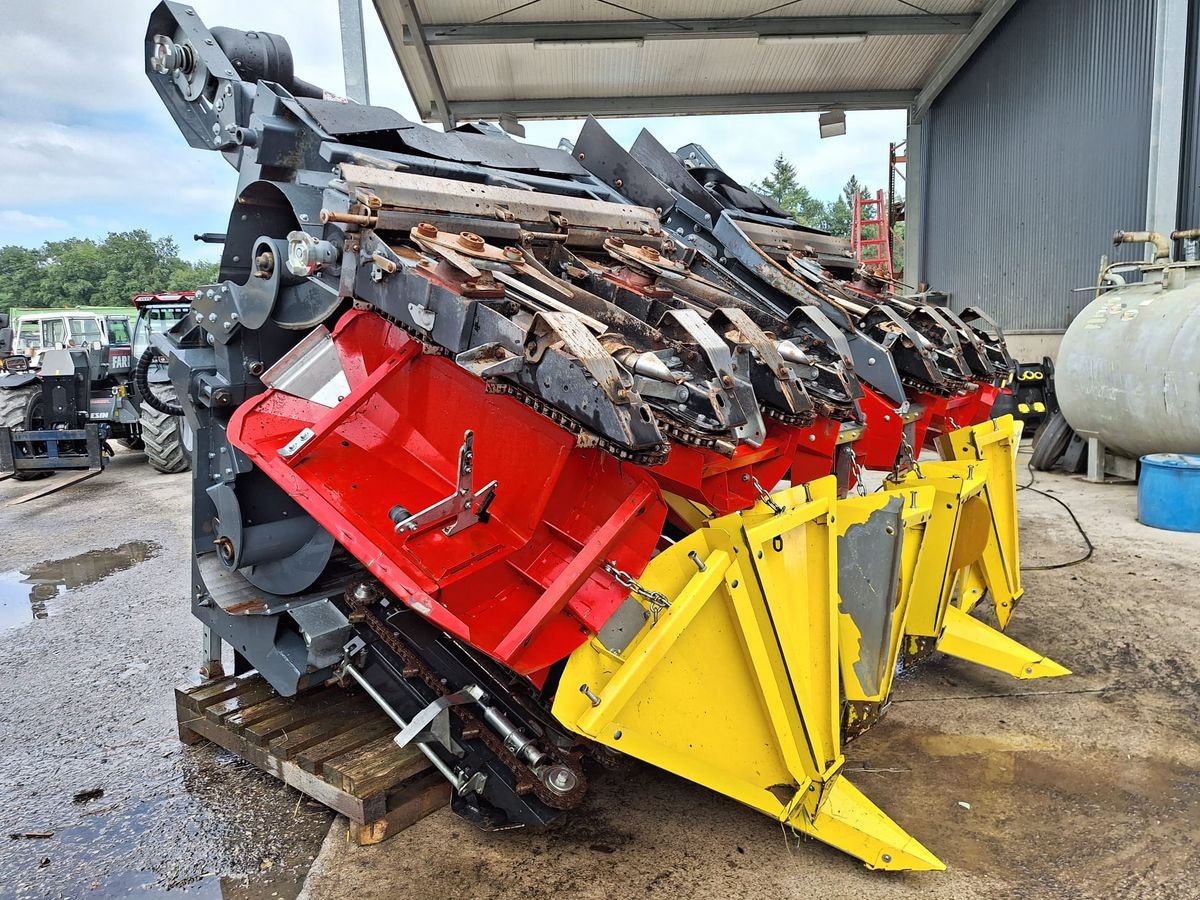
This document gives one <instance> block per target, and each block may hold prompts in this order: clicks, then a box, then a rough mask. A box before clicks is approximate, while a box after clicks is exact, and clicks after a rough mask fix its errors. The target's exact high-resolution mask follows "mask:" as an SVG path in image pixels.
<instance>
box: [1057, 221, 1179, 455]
mask: <svg viewBox="0 0 1200 900" xmlns="http://www.w3.org/2000/svg"><path fill="white" fill-rule="evenodd" d="M1192 234H1193V232H1177V233H1176V234H1175V235H1172V237H1173V238H1174V237H1180V238H1183V237H1188V236H1192ZM1118 240H1119V241H1121V242H1126V243H1133V242H1140V241H1147V242H1150V243H1154V244H1155V246H1156V247H1158V251H1157V255H1158V256H1159V258H1158V259H1156V261H1155V262H1153V263H1142V264H1134V265H1136V267H1137V268H1138V269H1140V270H1141V274H1142V277H1143V279H1144V280H1143V281H1140V282H1136V283H1132V284H1126V285H1118V286H1117V287H1114V288H1112V289H1110V290H1107V291H1105V292H1104V293H1101V294H1099V295H1098V296H1097V298H1096V299H1095V300H1094V301H1093V302H1092V303H1090V304H1088V306H1087V307H1085V308H1084V310H1083V311H1082V312H1081V313H1080V314H1079V315H1078V316H1077V317H1076V318H1075V320H1074V321H1073V322H1072V323H1071V327H1070V328H1068V329H1067V333H1066V334H1065V335H1064V336H1063V341H1062V347H1061V349H1060V350H1059V355H1058V361H1057V364H1056V365H1055V372H1054V379H1055V390H1056V392H1057V394H1058V402H1059V405H1060V407H1061V408H1062V412H1063V415H1064V416H1065V417H1066V419H1067V422H1068V423H1069V424H1070V425H1071V427H1072V428H1074V429H1075V430H1076V431H1077V432H1081V433H1083V434H1084V435H1086V436H1092V435H1095V436H1096V437H1098V438H1099V439H1100V441H1101V442H1102V443H1104V444H1105V445H1106V446H1107V447H1108V448H1109V449H1110V450H1112V451H1114V452H1116V453H1119V454H1121V455H1123V456H1128V457H1132V458H1135V459H1136V458H1137V457H1140V456H1143V455H1145V454H1148V453H1200V263H1196V262H1178V263H1172V262H1170V259H1169V257H1167V253H1168V252H1169V244H1167V243H1166V241H1165V239H1163V238H1162V237H1160V236H1159V235H1148V234H1145V233H1138V234H1126V235H1122V234H1120V233H1119V234H1118ZM1130 265H1131V264H1129V263H1124V264H1119V265H1114V266H1110V267H1109V268H1108V269H1107V270H1106V272H1107V273H1109V274H1108V275H1107V276H1105V275H1102V277H1109V278H1111V277H1112V275H1114V274H1117V273H1119V271H1120V270H1121V269H1122V268H1126V269H1127V268H1129V267H1130Z"/></svg>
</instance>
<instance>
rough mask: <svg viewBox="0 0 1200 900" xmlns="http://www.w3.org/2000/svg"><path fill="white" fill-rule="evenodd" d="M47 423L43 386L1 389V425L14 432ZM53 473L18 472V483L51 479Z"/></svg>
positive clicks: (28, 385) (31, 385)
mask: <svg viewBox="0 0 1200 900" xmlns="http://www.w3.org/2000/svg"><path fill="white" fill-rule="evenodd" d="M44 423H45V416H44V414H43V412H42V386H41V385H40V384H27V385H25V387H20V388H11V389H0V425H5V426H7V427H9V428H11V429H12V430H13V431H22V430H28V429H31V428H40V427H41V426H42V425H43V424H44ZM53 474H54V473H53V472H17V473H16V474H15V475H14V476H13V478H15V479H16V480H17V481H37V480H38V479H40V478H49V477H50V476H51V475H53Z"/></svg>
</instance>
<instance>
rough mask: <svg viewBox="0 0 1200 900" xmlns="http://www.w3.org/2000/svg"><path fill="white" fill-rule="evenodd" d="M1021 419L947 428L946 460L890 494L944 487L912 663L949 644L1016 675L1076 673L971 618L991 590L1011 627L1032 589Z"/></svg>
mask: <svg viewBox="0 0 1200 900" xmlns="http://www.w3.org/2000/svg"><path fill="white" fill-rule="evenodd" d="M1018 437H1019V430H1018V429H1017V428H1016V427H1015V426H1014V424H1013V420H1012V417H1011V416H1003V417H1001V418H1000V419H996V420H992V421H989V422H985V423H984V424H982V425H973V426H971V427H969V428H961V429H958V430H957V431H954V432H951V433H950V434H947V435H944V436H943V438H942V439H941V442H940V444H939V450H940V451H941V453H942V455H943V456H946V457H949V459H947V460H945V461H942V462H928V463H922V464H921V465H920V467H919V468H917V467H914V468H913V469H912V470H910V471H908V472H907V473H905V474H904V475H903V476H901V478H900V479H899V480H898V481H891V480H889V481H885V482H884V487H885V489H886V490H887V491H888V492H904V491H912V490H914V489H916V488H918V487H920V486H927V487H932V488H933V489H934V491H935V496H934V502H933V511H932V515H931V517H930V519H929V521H928V522H927V523H926V525H925V528H924V533H923V536H922V540H921V548H920V550H919V553H918V561H917V565H916V568H915V570H914V579H913V583H912V586H911V588H910V594H911V596H910V598H909V602H908V611H907V616H906V622H905V637H904V654H905V661H906V664H911V663H912V662H915V661H918V660H920V659H922V658H924V657H926V656H928V655H929V654H930V653H932V652H933V651H934V650H941V651H942V652H944V653H948V654H950V655H951V656H957V657H959V658H960V659H965V660H968V661H970V662H974V663H978V664H979V665H982V666H986V667H988V668H991V669H996V670H998V671H1001V672H1005V673H1007V674H1009V675H1012V676H1014V677H1016V678H1022V679H1026V678H1045V677H1049V676H1055V675H1069V674H1070V671H1069V670H1068V669H1066V668H1064V667H1063V666H1061V665H1059V664H1058V663H1056V662H1054V661H1053V660H1050V659H1047V658H1046V657H1044V656H1043V655H1042V654H1040V653H1038V652H1037V651H1035V650H1031V649H1030V648H1028V647H1026V646H1024V645H1023V644H1020V643H1018V642H1017V641H1014V640H1012V639H1011V638H1009V637H1006V636H1005V635H1004V634H1003V633H1001V632H1000V631H997V630H996V629H994V628H992V627H991V626H990V625H987V624H986V623H984V622H982V621H980V620H978V619H976V618H973V617H972V616H970V615H969V613H970V611H971V609H973V608H974V607H975V605H976V604H977V603H978V602H979V601H980V599H982V597H983V595H984V591H985V590H986V591H987V592H988V593H989V594H990V595H991V597H992V599H993V601H994V603H995V607H996V615H997V619H998V620H999V622H1000V623H1001V627H1004V626H1006V625H1007V624H1008V621H1009V619H1010V618H1011V615H1012V610H1013V607H1014V605H1015V604H1016V601H1017V600H1018V599H1019V598H1020V596H1021V593H1022V590H1023V589H1022V587H1021V571H1020V555H1019V552H1018V548H1017V543H1018V534H1017V532H1018V527H1017V503H1016V448H1017V439H1018Z"/></svg>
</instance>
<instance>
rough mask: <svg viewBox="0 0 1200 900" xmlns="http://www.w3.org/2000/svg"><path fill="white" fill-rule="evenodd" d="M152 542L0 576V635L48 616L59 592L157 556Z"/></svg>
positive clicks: (48, 562) (89, 553) (53, 561)
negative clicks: (47, 604) (48, 605)
mask: <svg viewBox="0 0 1200 900" xmlns="http://www.w3.org/2000/svg"><path fill="white" fill-rule="evenodd" d="M161 549H162V547H160V546H159V545H158V544H156V543H155V542H154V541H127V542H125V543H124V544H121V545H120V546H118V547H108V548H106V549H104V550H89V551H87V552H86V553H80V554H79V555H78V556H71V557H68V558H67V559H48V560H46V561H45V562H40V563H37V564H36V565H32V566H27V567H26V568H24V569H20V570H14V571H11V572H0V631H2V630H4V629H7V628H19V627H20V626H22V625H28V624H29V623H30V622H32V621H33V620H34V619H44V618H46V616H47V615H49V610H48V608H47V606H46V602H47V601H48V600H53V599H54V598H55V597H57V596H58V594H59V593H60V592H61V591H62V590H64V589H65V590H71V589H73V588H79V587H84V586H85V585H89V584H95V583H96V582H97V581H100V580H101V579H102V578H107V577H108V576H109V575H112V574H114V573H116V572H122V571H124V570H125V569H129V568H132V567H133V566H136V565H137V564H138V563H140V562H144V561H145V560H147V559H153V558H154V557H155V556H158V553H159V551H160V550H161Z"/></svg>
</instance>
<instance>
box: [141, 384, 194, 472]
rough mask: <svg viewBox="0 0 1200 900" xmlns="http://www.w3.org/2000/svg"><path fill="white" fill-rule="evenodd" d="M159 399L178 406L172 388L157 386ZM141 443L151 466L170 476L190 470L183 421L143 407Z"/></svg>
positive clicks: (149, 407) (177, 417)
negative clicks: (184, 441) (184, 443)
mask: <svg viewBox="0 0 1200 900" xmlns="http://www.w3.org/2000/svg"><path fill="white" fill-rule="evenodd" d="M156 387H158V390H157V391H156V392H155V393H156V396H158V397H159V398H161V399H162V400H164V401H166V402H168V403H174V402H175V388H174V387H173V386H171V385H169V384H165V385H161V386H156ZM141 417H142V418H141V422H142V443H143V444H144V447H145V451H146V459H147V461H149V463H150V465H151V466H153V467H154V468H155V469H157V470H158V471H160V472H163V473H164V474H167V475H174V474H175V473H176V472H186V471H187V470H188V469H189V468H190V465H189V462H188V455H187V451H186V449H185V448H184V445H183V417H182V416H168V415H167V414H166V413H161V412H159V411H158V410H157V409H154V408H153V407H152V406H150V404H148V403H143V404H142V405H141Z"/></svg>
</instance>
